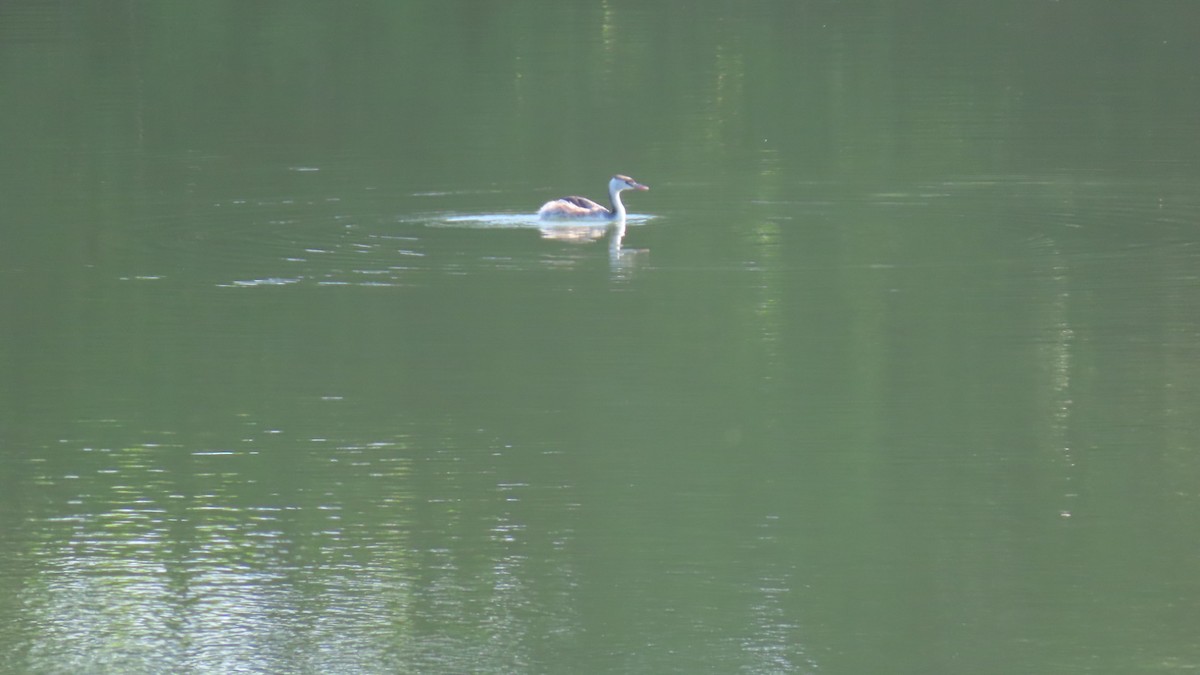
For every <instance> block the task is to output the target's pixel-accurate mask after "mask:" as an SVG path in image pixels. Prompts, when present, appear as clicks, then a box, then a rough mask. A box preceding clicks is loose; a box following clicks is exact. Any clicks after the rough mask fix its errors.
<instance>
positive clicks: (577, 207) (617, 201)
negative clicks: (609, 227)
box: [538, 175, 650, 222]
mask: <svg viewBox="0 0 1200 675" xmlns="http://www.w3.org/2000/svg"><path fill="white" fill-rule="evenodd" d="M649 189H650V188H648V187H646V186H645V185H642V184H641V183H639V182H637V181H636V180H634V179H632V178H630V177H629V176H620V175H617V176H613V177H612V180H610V181H608V198H609V199H610V200H611V201H612V208H605V207H604V206H601V205H600V204H597V203H596V202H594V201H592V200H590V199H587V198H586V197H563V198H562V199H555V200H554V201H551V202H546V203H545V204H542V208H540V209H538V218H541V219H542V220H587V221H603V222H608V221H613V220H625V205H624V204H622V203H621V191H622V190H649Z"/></svg>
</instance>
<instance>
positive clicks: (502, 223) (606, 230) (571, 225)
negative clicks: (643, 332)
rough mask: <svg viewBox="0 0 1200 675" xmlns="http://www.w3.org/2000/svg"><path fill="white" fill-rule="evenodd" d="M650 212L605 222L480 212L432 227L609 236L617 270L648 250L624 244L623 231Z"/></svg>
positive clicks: (561, 237)
mask: <svg viewBox="0 0 1200 675" xmlns="http://www.w3.org/2000/svg"><path fill="white" fill-rule="evenodd" d="M650 218H651V217H650V216H644V215H634V214H630V215H629V216H628V217H627V218H618V219H615V220H612V221H608V222H561V221H559V222H556V221H544V220H540V219H537V218H531V217H529V216H524V215H515V214H494V215H479V216H452V217H449V218H446V219H444V220H441V221H439V222H437V223H431V225H433V226H434V227H469V228H486V229H492V228H495V229H514V228H536V229H537V231H538V234H539V236H541V238H542V239H548V240H552V241H556V242H561V243H564V244H590V243H593V242H597V241H600V240H602V239H604V238H605V237H606V236H607V237H608V258H609V261H610V263H611V264H612V266H613V269H614V270H616V269H618V268H621V269H623V270H628V269H630V268H631V267H632V266H633V264H634V262H635V260H637V259H639V258H641V257H643V254H645V253H648V250H647V249H644V248H627V247H625V245H624V241H625V232H626V228H627V226H628V224H629V223H630V222H632V223H634V224H635V225H636V224H638V223H642V222H645V221H646V220H649V219H650Z"/></svg>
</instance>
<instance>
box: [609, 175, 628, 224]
mask: <svg viewBox="0 0 1200 675" xmlns="http://www.w3.org/2000/svg"><path fill="white" fill-rule="evenodd" d="M621 188H622V185H621V184H620V183H618V182H616V181H613V182H611V183H609V184H608V199H609V201H611V202H612V216H611V218H612V219H613V220H625V205H624V204H622V203H621Z"/></svg>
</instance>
